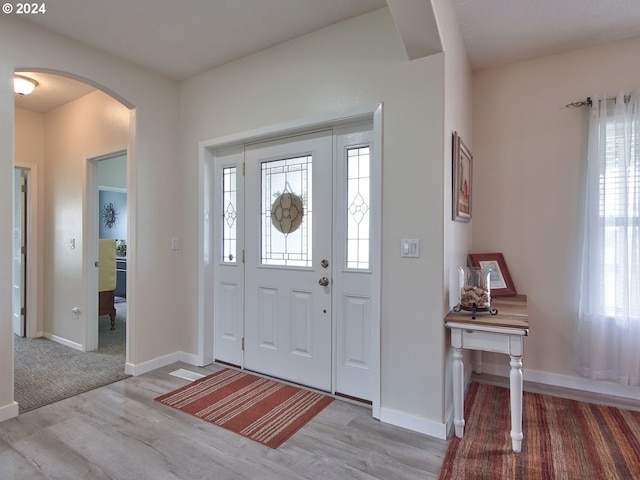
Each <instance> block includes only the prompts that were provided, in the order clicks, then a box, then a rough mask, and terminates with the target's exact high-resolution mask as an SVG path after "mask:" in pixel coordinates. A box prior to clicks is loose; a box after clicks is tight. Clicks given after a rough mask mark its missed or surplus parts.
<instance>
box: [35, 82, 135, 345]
mask: <svg viewBox="0 0 640 480" xmlns="http://www.w3.org/2000/svg"><path fill="white" fill-rule="evenodd" d="M129 117H130V114H129V109H128V108H127V107H125V106H124V105H122V104H121V103H119V102H118V101H116V100H114V99H113V98H111V97H110V96H108V95H107V94H105V93H103V92H101V91H99V90H98V91H95V92H93V93H90V94H88V95H85V96H84V97H82V98H80V99H78V100H76V101H74V102H70V103H68V104H66V105H63V106H62V107H59V108H56V109H55V110H51V111H50V112H47V113H46V114H45V163H46V170H45V174H44V176H43V181H44V189H45V209H44V212H43V216H44V225H45V229H44V239H45V252H44V262H43V267H44V276H45V281H44V288H45V289H44V300H45V301H44V327H43V330H44V333H45V334H50V335H53V336H55V337H59V338H62V339H64V340H67V341H70V342H73V343H76V344H83V343H84V338H85V337H84V335H85V329H84V323H85V321H86V320H85V316H84V315H82V314H81V315H80V316H79V318H75V316H74V315H73V313H72V312H71V309H72V308H73V307H75V306H78V307H79V308H80V311H81V312H87V311H88V308H87V306H86V305H85V298H86V295H87V294H88V292H87V291H86V288H87V286H88V283H87V281H86V279H85V278H84V277H83V268H84V262H85V258H84V256H83V234H84V221H83V214H84V210H85V208H84V197H85V195H86V193H85V191H86V178H87V162H88V160H89V159H92V158H96V157H100V156H103V155H107V154H110V153H114V152H118V151H122V150H123V149H126V148H127V147H128V145H129V137H130V125H129V124H130V118H129ZM95 215H97V212H96V213H95ZM90 238H93V239H94V240H95V239H97V238H98V232H97V231H96V232H95V235H94V236H90ZM71 239H74V240H75V248H74V249H72V248H71V247H70V241H71ZM96 321H97V320H96Z"/></svg>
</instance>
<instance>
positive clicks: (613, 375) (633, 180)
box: [575, 94, 640, 386]
mask: <svg viewBox="0 0 640 480" xmlns="http://www.w3.org/2000/svg"><path fill="white" fill-rule="evenodd" d="M587 160H588V161H587V179H586V186H585V194H586V196H585V204H584V209H585V216H584V226H583V228H584V230H583V233H584V235H583V246H582V248H583V251H582V274H581V278H580V280H581V285H580V305H579V321H578V331H577V334H578V335H577V338H578V342H577V344H576V349H575V368H576V370H577V371H578V372H580V373H581V374H582V375H584V376H587V377H590V378H592V379H594V380H613V381H616V382H618V383H620V384H622V385H632V386H640V352H639V351H638V345H639V344H640V222H639V219H640V97H639V96H638V95H637V94H632V95H631V97H630V98H629V97H627V98H625V97H624V96H623V95H622V94H620V95H618V97H617V98H616V99H615V100H606V99H604V98H602V99H600V100H599V99H596V100H595V101H594V102H593V104H592V106H591V110H590V119H589V147H588V159H587Z"/></svg>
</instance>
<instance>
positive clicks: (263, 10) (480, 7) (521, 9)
mask: <svg viewBox="0 0 640 480" xmlns="http://www.w3.org/2000/svg"><path fill="white" fill-rule="evenodd" d="M421 1H424V2H427V0H413V2H411V3H407V0H386V1H385V0H322V1H318V0H316V1H311V0H306V1H301V0H189V1H178V2H177V1H175V0H109V1H108V2H106V1H105V2H91V3H88V2H87V1H86V0H56V1H55V3H54V2H50V3H47V12H46V14H44V15H31V16H29V17H28V18H27V19H28V21H30V22H33V23H36V24H39V25H40V26H42V27H44V28H47V29H49V30H52V31H54V32H57V33H59V34H62V35H64V36H67V37H69V38H71V39H74V40H76V41H78V42H80V43H82V44H85V45H87V46H90V47H93V48H96V49H99V50H103V51H105V52H108V53H110V54H112V55H114V56H116V57H119V58H122V59H124V60H127V61H129V62H132V63H135V64H137V65H140V66H142V67H143V68H146V69H148V70H151V71H154V72H156V73H158V74H160V75H163V76H165V77H168V78H171V79H174V80H176V81H182V80H185V79H187V78H189V77H191V76H193V75H196V74H198V73H201V72H204V71H207V70H210V69H212V68H215V67H217V66H220V65H222V64H225V63H228V62H230V61H233V60H236V59H239V58H242V57H244V56H247V55H251V54H253V53H255V52H258V51H260V50H263V49H266V48H269V47H271V46H273V45H276V44H279V43H282V42H285V41H287V40H290V39H292V38H295V37H298V36H301V35H304V34H307V33H310V32H312V31H315V30H318V29H320V28H323V27H326V26H329V25H331V24H334V23H337V22H340V21H342V20H346V19H348V18H351V17H355V16H358V15H361V14H364V13H367V12H369V11H373V10H376V9H378V8H381V7H384V6H386V5H387V4H388V6H389V8H390V9H391V12H392V14H393V16H394V19H395V20H396V23H397V25H398V27H399V30H400V33H401V35H402V37H403V40H405V44H407V43H408V42H407V40H406V39H407V38H409V37H408V36H405V35H404V33H405V32H403V31H402V30H403V29H404V25H405V24H403V23H402V22H401V21H400V19H399V13H398V12H400V11H404V12H403V14H404V15H405V17H406V12H407V11H411V10H415V11H418V10H416V8H417V9H420V8H422V11H425V9H424V8H423V7H424V5H421V3H420V2H421ZM416 2H418V3H416ZM452 2H453V4H454V7H455V10H456V13H457V16H458V21H459V23H460V27H461V30H462V35H463V38H464V41H465V44H466V46H467V51H468V56H469V61H470V63H471V66H472V68H473V69H474V70H477V69H482V68H487V67H493V66H498V65H503V64H507V63H512V62H516V61H520V60H526V59H531V58H535V57H540V56H545V55H550V54H555V53H561V52H565V51H570V50H575V49H579V48H585V47H591V46H594V45H598V44H603V43H607V42H611V41H615V40H620V39H624V38H630V37H634V36H640V0H606V1H603V0H561V1H558V0H452ZM425 5H428V3H425ZM421 15H422V12H420V13H419V14H418V15H417V16H418V19H419V20H422V16H421ZM416 24H418V25H420V22H419V21H418V22H413V25H416ZM425 24H427V25H428V24H430V23H429V22H427V21H426V20H425V22H424V23H423V25H425ZM422 30H423V31H425V33H424V36H429V35H431V37H433V32H426V30H429V28H428V27H427V28H423V29H422ZM411 33H412V34H413V37H412V41H413V39H415V33H416V32H415V31H414V32H411ZM419 34H420V32H419V30H418V35H419ZM407 50H408V52H409V47H408V46H407ZM409 56H410V57H411V58H415V56H412V55H411V53H410V52H409ZM33 76H34V77H35V78H36V79H37V80H38V81H39V82H40V86H39V87H38V88H37V89H36V92H34V93H33V94H32V95H30V96H29V97H23V98H18V99H17V101H16V106H18V107H23V108H29V109H32V110H36V111H47V110H48V109H50V108H53V106H57V105H61V104H64V103H66V102H68V101H70V100H72V99H73V96H74V95H77V96H76V97H75V98H78V96H81V95H85V94H86V93H88V92H87V90H83V88H88V89H89V90H88V91H91V90H92V89H91V87H86V86H85V87H83V86H82V85H78V84H77V82H74V81H72V80H70V79H60V78H59V77H57V78H51V77H52V76H51V75H48V74H44V73H40V74H34V75H33ZM83 92H84V93H83ZM58 95H65V96H64V97H60V98H58ZM43 102H46V103H43Z"/></svg>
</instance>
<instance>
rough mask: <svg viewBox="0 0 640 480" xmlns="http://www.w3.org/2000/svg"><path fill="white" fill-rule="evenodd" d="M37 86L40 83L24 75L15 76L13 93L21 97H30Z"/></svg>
mask: <svg viewBox="0 0 640 480" xmlns="http://www.w3.org/2000/svg"><path fill="white" fill-rule="evenodd" d="M37 86H38V82H36V81H35V80H34V79H32V78H28V77H23V76H22V75H14V76H13V91H14V92H16V93H17V94H18V95H20V96H23V95H29V94H30V93H31V92H33V90H34V89H35V88H36V87H37Z"/></svg>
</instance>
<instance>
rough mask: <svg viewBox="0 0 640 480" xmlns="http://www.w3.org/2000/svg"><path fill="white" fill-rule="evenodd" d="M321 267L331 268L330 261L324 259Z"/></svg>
mask: <svg viewBox="0 0 640 480" xmlns="http://www.w3.org/2000/svg"><path fill="white" fill-rule="evenodd" d="M320 265H322V268H327V267H328V266H329V260H327V259H326V258H323V259H322V261H321V262H320Z"/></svg>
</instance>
